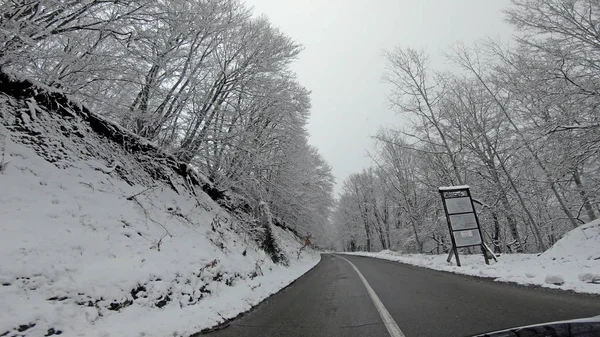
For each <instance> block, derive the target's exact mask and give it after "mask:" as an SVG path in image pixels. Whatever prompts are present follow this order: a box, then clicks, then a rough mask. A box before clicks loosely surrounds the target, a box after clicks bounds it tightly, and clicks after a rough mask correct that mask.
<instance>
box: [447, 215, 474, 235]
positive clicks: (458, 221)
mask: <svg viewBox="0 0 600 337" xmlns="http://www.w3.org/2000/svg"><path fill="white" fill-rule="evenodd" d="M450 226H451V227H452V230H453V231H459V230H463V229H477V219H475V214H473V213H465V214H451V215H450Z"/></svg>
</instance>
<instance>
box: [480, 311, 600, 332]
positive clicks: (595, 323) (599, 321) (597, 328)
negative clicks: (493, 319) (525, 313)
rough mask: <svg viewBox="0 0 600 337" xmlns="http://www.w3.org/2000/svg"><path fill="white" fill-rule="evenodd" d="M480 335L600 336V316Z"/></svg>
mask: <svg viewBox="0 0 600 337" xmlns="http://www.w3.org/2000/svg"><path fill="white" fill-rule="evenodd" d="M476 336H479V337H486V336H489V337H575V336H577V337H595V336H600V316H595V317H590V318H582V319H573V320H568V321H559V322H550V323H543V324H536V325H528V326H522V327H517V328H510V329H506V330H500V331H494V332H488V333H484V334H480V335H476Z"/></svg>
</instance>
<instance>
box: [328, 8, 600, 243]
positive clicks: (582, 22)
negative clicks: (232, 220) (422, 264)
mask: <svg viewBox="0 0 600 337" xmlns="http://www.w3.org/2000/svg"><path fill="white" fill-rule="evenodd" d="M504 15H505V20H506V21H507V22H508V23H509V24H510V25H511V26H512V28H513V30H514V32H515V35H514V38H513V39H512V40H511V41H496V40H494V39H491V38H490V39H487V40H484V41H479V42H477V43H475V44H472V45H470V44H465V43H458V44H455V45H454V46H451V47H449V48H448V49H446V50H445V51H444V55H443V56H444V59H445V61H446V62H447V63H449V64H450V65H451V67H449V68H450V69H452V70H451V71H449V70H445V71H437V70H436V69H434V68H433V67H432V66H431V62H430V57H429V54H428V53H427V52H426V51H424V50H420V49H413V48H408V47H403V46H399V47H397V48H395V49H393V50H389V51H387V52H386V53H385V56H386V59H387V68H386V73H385V75H384V79H385V81H386V82H387V83H389V85H390V88H391V92H390V93H389V101H390V102H389V103H390V105H391V106H392V107H393V109H394V110H395V112H396V113H398V114H399V115H400V116H401V117H402V118H405V119H407V120H409V121H410V126H408V127H405V128H390V127H383V128H382V129H381V130H380V131H379V133H378V134H377V135H376V136H374V145H373V148H372V149H371V150H370V151H369V153H370V156H371V158H372V162H373V165H372V166H371V167H369V168H366V169H364V170H363V171H361V172H357V173H355V174H352V175H351V176H349V177H348V178H347V179H346V180H345V181H344V182H343V192H342V194H341V195H340V198H339V200H338V205H337V208H336V210H335V212H334V214H333V216H332V221H333V223H334V225H335V226H336V229H337V233H338V235H339V237H340V238H341V240H342V246H343V249H344V250H350V251H356V250H364V251H373V250H375V251H377V250H380V249H392V250H397V251H401V252H405V253H442V252H447V250H448V249H449V248H450V247H451V242H450V239H449V236H448V228H447V224H446V218H445V215H444V210H443V206H442V203H441V198H440V195H439V193H438V188H439V187H440V186H453V185H469V186H470V188H471V194H472V195H473V197H474V199H475V204H476V208H477V212H478V215H479V218H480V222H481V225H482V234H483V239H484V241H486V242H488V243H490V246H491V247H493V248H492V249H493V250H494V251H495V252H497V253H522V252H526V253H533V252H541V251H545V250H546V249H547V248H549V247H550V246H551V245H552V244H554V243H555V242H556V241H557V240H558V239H560V238H561V237H562V236H563V235H564V233H566V232H567V231H569V230H571V229H573V228H576V227H578V226H580V225H582V224H584V223H586V222H588V221H591V220H594V219H596V218H597V216H598V214H599V212H600V208H599V206H600V204H599V202H600V200H599V199H598V193H599V188H600V179H599V177H600V175H599V173H600V172H599V169H600V165H599V164H600V160H599V159H600V157H599V150H600V124H599V123H600V113H599V110H598V108H599V106H600V3H599V2H598V1H592V0H512V1H511V4H510V6H509V7H508V8H507V9H506V10H505V11H504Z"/></svg>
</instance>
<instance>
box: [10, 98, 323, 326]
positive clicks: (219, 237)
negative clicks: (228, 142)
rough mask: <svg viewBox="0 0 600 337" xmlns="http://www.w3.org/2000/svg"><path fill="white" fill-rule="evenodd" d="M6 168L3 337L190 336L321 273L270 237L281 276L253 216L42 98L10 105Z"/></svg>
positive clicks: (281, 238) (290, 245) (278, 232)
mask: <svg viewBox="0 0 600 337" xmlns="http://www.w3.org/2000/svg"><path fill="white" fill-rule="evenodd" d="M2 158H4V161H2ZM144 160H145V162H144ZM0 163H3V164H2V165H0V166H1V167H2V169H0V186H1V192H0V256H2V260H1V262H0V298H1V301H0V336H17V335H18V336H21V335H25V336H44V335H46V336H50V335H55V334H56V335H58V334H61V335H66V336H161V337H164V336H188V335H190V334H192V333H195V332H199V331H200V330H202V329H204V328H208V327H211V326H214V325H216V324H218V323H220V322H223V321H224V320H225V319H228V318H231V317H235V316H236V315H237V314H239V313H240V312H243V311H246V310H248V309H250V308H251V307H252V306H254V305H256V304H258V303H259V302H260V301H261V300H263V299H265V298H266V297H268V296H269V295H271V294H273V293H275V292H277V291H278V290H280V289H281V288H282V287H284V286H286V285H288V284H289V283H290V282H292V281H293V280H295V279H296V278H298V277H299V276H301V275H302V274H304V273H305V272H306V271H308V270H309V269H310V268H312V267H313V266H314V265H315V264H316V263H318V261H319V255H318V254H317V253H315V252H313V251H307V252H303V255H302V258H301V259H297V258H296V253H297V251H298V250H299V248H300V247H301V246H302V241H301V240H300V239H298V238H297V237H296V236H295V235H293V234H292V233H291V232H290V231H288V230H284V229H281V228H279V227H273V234H274V237H275V238H276V240H277V242H278V245H279V247H280V248H281V249H282V250H283V252H284V253H285V254H287V256H288V257H289V262H290V264H289V266H284V265H281V264H275V263H273V262H272V260H271V258H270V257H269V256H268V255H267V254H266V253H265V252H264V251H263V250H261V249H260V248H259V247H258V244H257V243H256V240H257V233H256V231H259V230H260V229H259V228H256V226H251V225H250V224H249V222H252V221H253V219H252V218H251V217H244V216H243V214H241V213H242V212H236V213H232V212H230V211H226V210H225V209H224V208H223V207H221V206H220V205H219V204H218V203H216V202H215V201H213V200H212V199H211V198H210V197H209V196H208V195H207V194H205V193H204V192H202V191H200V190H193V189H192V188H190V183H189V181H186V179H185V178H183V177H182V176H180V175H177V174H174V173H173V172H172V171H170V170H169V167H168V166H165V165H163V166H161V165H160V163H156V162H155V159H154V158H153V157H151V156H150V154H148V153H136V154H135V155H134V153H133V151H130V149H127V148H124V147H123V146H121V145H119V144H116V143H114V142H112V141H110V140H108V139H106V138H105V137H103V136H100V135H98V134H96V133H95V132H94V131H93V130H91V128H90V127H89V125H86V124H85V123H83V122H82V121H81V120H80V119H78V118H77V116H72V117H70V118H65V117H64V116H58V115H57V114H55V113H53V112H49V111H47V110H46V109H45V108H44V107H42V106H38V105H37V104H36V102H35V100H34V99H27V100H19V99H14V98H11V97H8V96H6V95H2V94H0ZM145 163H149V164H145ZM155 175H159V176H161V177H162V178H165V177H166V179H163V180H162V181H161V180H156V179H153V177H154V176H155ZM165 180H166V181H167V182H165Z"/></svg>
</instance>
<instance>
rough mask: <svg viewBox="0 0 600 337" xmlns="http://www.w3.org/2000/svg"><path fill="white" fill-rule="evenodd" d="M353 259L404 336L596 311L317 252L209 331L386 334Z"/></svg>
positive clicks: (485, 282) (585, 299) (500, 286)
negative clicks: (301, 269)
mask: <svg viewBox="0 0 600 337" xmlns="http://www.w3.org/2000/svg"><path fill="white" fill-rule="evenodd" d="M345 259H347V261H345ZM349 262H351V263H349ZM353 265H354V266H356V269H358V271H359V272H360V274H362V275H363V277H364V279H365V281H366V283H367V284H368V285H369V286H370V287H371V288H372V290H373V292H374V293H375V294H376V296H377V297H378V298H379V299H380V301H381V304H382V305H383V306H384V307H385V310H386V311H387V312H388V313H389V315H390V316H391V317H392V318H393V321H394V322H395V324H397V326H398V327H399V330H401V333H403V335H405V336H406V337H416V336H468V335H474V334H477V333H482V332H486V331H493V330H500V329H505V328H510V327H514V326H521V325H529V324H536V323H542V322H549V321H557V320H565V319H573V318H581V317H590V316H595V315H600V298H599V297H598V296H590V295H583V294H574V293H570V292H561V291H555V290H550V289H543V288H528V287H522V286H516V285H514V284H508V283H500V282H494V281H492V280H489V279H483V278H475V277H470V276H464V275H458V274H452V273H447V272H439V271H434V270H430V269H424V268H419V267H414V266H409V265H405V264H401V263H398V262H393V261H386V260H380V259H374V258H368V257H360V256H351V255H344V256H343V258H342V256H337V255H335V254H323V255H322V258H321V262H320V263H319V264H318V265H317V266H316V267H315V268H313V269H312V270H311V271H309V272H308V273H306V274H305V275H304V276H302V277H301V278H299V279H298V280H297V281H296V282H295V283H294V284H292V285H291V286H290V287H288V288H286V289H284V290H283V291H281V292H280V293H278V294H277V295H274V296H273V297H271V298H269V299H268V300H266V301H264V302H263V303H261V304H260V305H258V306H257V307H256V308H255V309H254V310H252V311H251V312H249V313H248V314H246V315H244V316H242V317H240V318H239V319H236V320H233V321H231V322H229V323H228V324H227V325H226V327H224V328H223V329H219V330H217V331H214V332H211V333H208V334H207V335H210V336H214V337H227V336H249V337H251V336H257V337H258V336H261V337H265V336H289V337H293V336H332V337H333V336H358V337H360V336H390V335H391V332H390V331H389V329H388V328H387V325H386V324H385V323H384V320H383V319H382V316H381V315H380V313H379V310H378V308H377V305H376V304H374V302H373V300H372V298H371V296H370V295H369V291H368V289H367V287H365V284H363V281H362V280H361V277H360V276H359V274H358V273H357V271H355V270H354V268H353ZM196 336H199V335H196ZM391 336H394V335H393V334H392V335H391Z"/></svg>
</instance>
